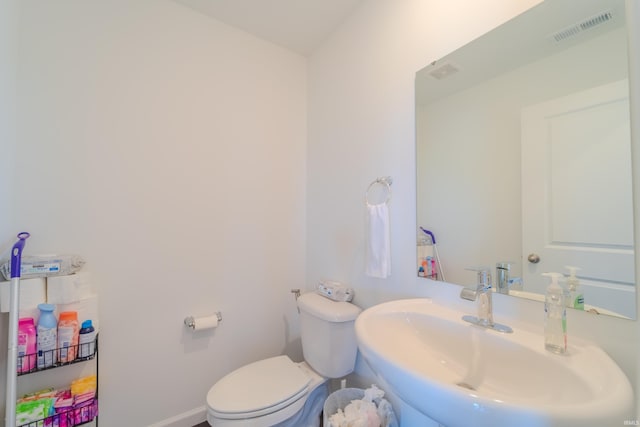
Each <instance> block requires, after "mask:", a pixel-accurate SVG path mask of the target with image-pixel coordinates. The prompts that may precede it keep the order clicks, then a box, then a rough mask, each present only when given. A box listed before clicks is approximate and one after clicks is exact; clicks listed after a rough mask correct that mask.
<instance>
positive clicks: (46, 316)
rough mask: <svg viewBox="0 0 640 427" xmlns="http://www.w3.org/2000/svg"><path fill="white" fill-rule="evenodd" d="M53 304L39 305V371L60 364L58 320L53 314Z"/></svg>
mask: <svg viewBox="0 0 640 427" xmlns="http://www.w3.org/2000/svg"><path fill="white" fill-rule="evenodd" d="M55 308H56V307H55V306H54V305H53V304H38V310H40V317H39V318H38V329H37V334H38V340H37V342H38V344H37V352H38V360H37V365H38V369H44V368H49V367H51V366H53V365H55V364H56V363H57V362H58V357H57V351H56V347H57V345H58V320H57V319H56V316H55V315H54V314H53V310H55Z"/></svg>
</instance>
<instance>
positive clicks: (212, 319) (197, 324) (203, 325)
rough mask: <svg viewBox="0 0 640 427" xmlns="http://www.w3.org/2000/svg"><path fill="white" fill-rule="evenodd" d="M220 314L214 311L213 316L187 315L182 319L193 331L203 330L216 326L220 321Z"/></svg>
mask: <svg viewBox="0 0 640 427" xmlns="http://www.w3.org/2000/svg"><path fill="white" fill-rule="evenodd" d="M220 318H221V316H220V314H218V313H216V314H214V315H213V316H205V317H192V316H190V317H187V318H186V319H184V324H185V325H186V326H188V327H189V328H191V329H193V330H194V331H203V330H206V329H213V328H215V327H217V326H218V322H219V321H220Z"/></svg>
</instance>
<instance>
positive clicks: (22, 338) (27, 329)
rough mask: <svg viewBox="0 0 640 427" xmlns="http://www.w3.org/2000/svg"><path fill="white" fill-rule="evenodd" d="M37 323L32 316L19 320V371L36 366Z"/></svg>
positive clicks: (23, 371)
mask: <svg viewBox="0 0 640 427" xmlns="http://www.w3.org/2000/svg"><path fill="white" fill-rule="evenodd" d="M36 341H37V338H36V325H35V323H34V321H33V318H32V317H24V318H21V319H19V320H18V373H26V372H29V371H31V370H32V369H33V368H35V367H36V345H37V343H36Z"/></svg>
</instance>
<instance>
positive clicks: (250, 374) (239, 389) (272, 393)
mask: <svg viewBox="0 0 640 427" xmlns="http://www.w3.org/2000/svg"><path fill="white" fill-rule="evenodd" d="M310 380H311V379H310V378H309V377H308V376H307V375H306V374H305V373H304V372H303V371H302V370H301V369H300V368H299V367H298V365H296V364H295V363H293V362H292V361H291V359H289V358H288V357H287V356H277V357H272V358H270V359H265V360H260V361H258V362H255V363H251V364H249V365H246V366H243V367H241V368H239V369H236V370H235V371H233V372H231V373H230V374H228V375H226V376H225V377H223V378H222V379H221V380H219V381H218V382H217V383H216V384H215V385H214V386H213V387H211V389H210V390H209V393H208V394H207V405H208V406H209V408H210V409H211V410H213V411H214V412H216V413H218V414H220V415H222V416H226V417H228V418H234V414H235V415H236V416H247V415H249V414H251V416H259V415H264V414H268V413H271V412H273V411H277V410H279V409H280V408H283V407H286V406H287V405H289V404H290V403H292V402H295V401H296V400H298V399H300V397H302V396H304V395H305V394H306V392H307V386H308V385H309V382H310Z"/></svg>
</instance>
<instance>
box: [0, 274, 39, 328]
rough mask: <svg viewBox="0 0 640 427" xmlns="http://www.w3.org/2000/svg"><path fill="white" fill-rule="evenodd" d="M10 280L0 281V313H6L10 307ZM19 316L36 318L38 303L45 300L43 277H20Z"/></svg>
mask: <svg viewBox="0 0 640 427" xmlns="http://www.w3.org/2000/svg"><path fill="white" fill-rule="evenodd" d="M10 284H11V282H0V313H8V312H9V310H10V309H11V307H10V304H11V287H10ZM19 288H20V309H19V313H20V317H33V318H34V319H37V318H38V313H39V311H38V304H40V303H43V302H46V301H47V285H46V281H45V279H44V278H43V277H39V278H36V279H21V280H20V284H19Z"/></svg>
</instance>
